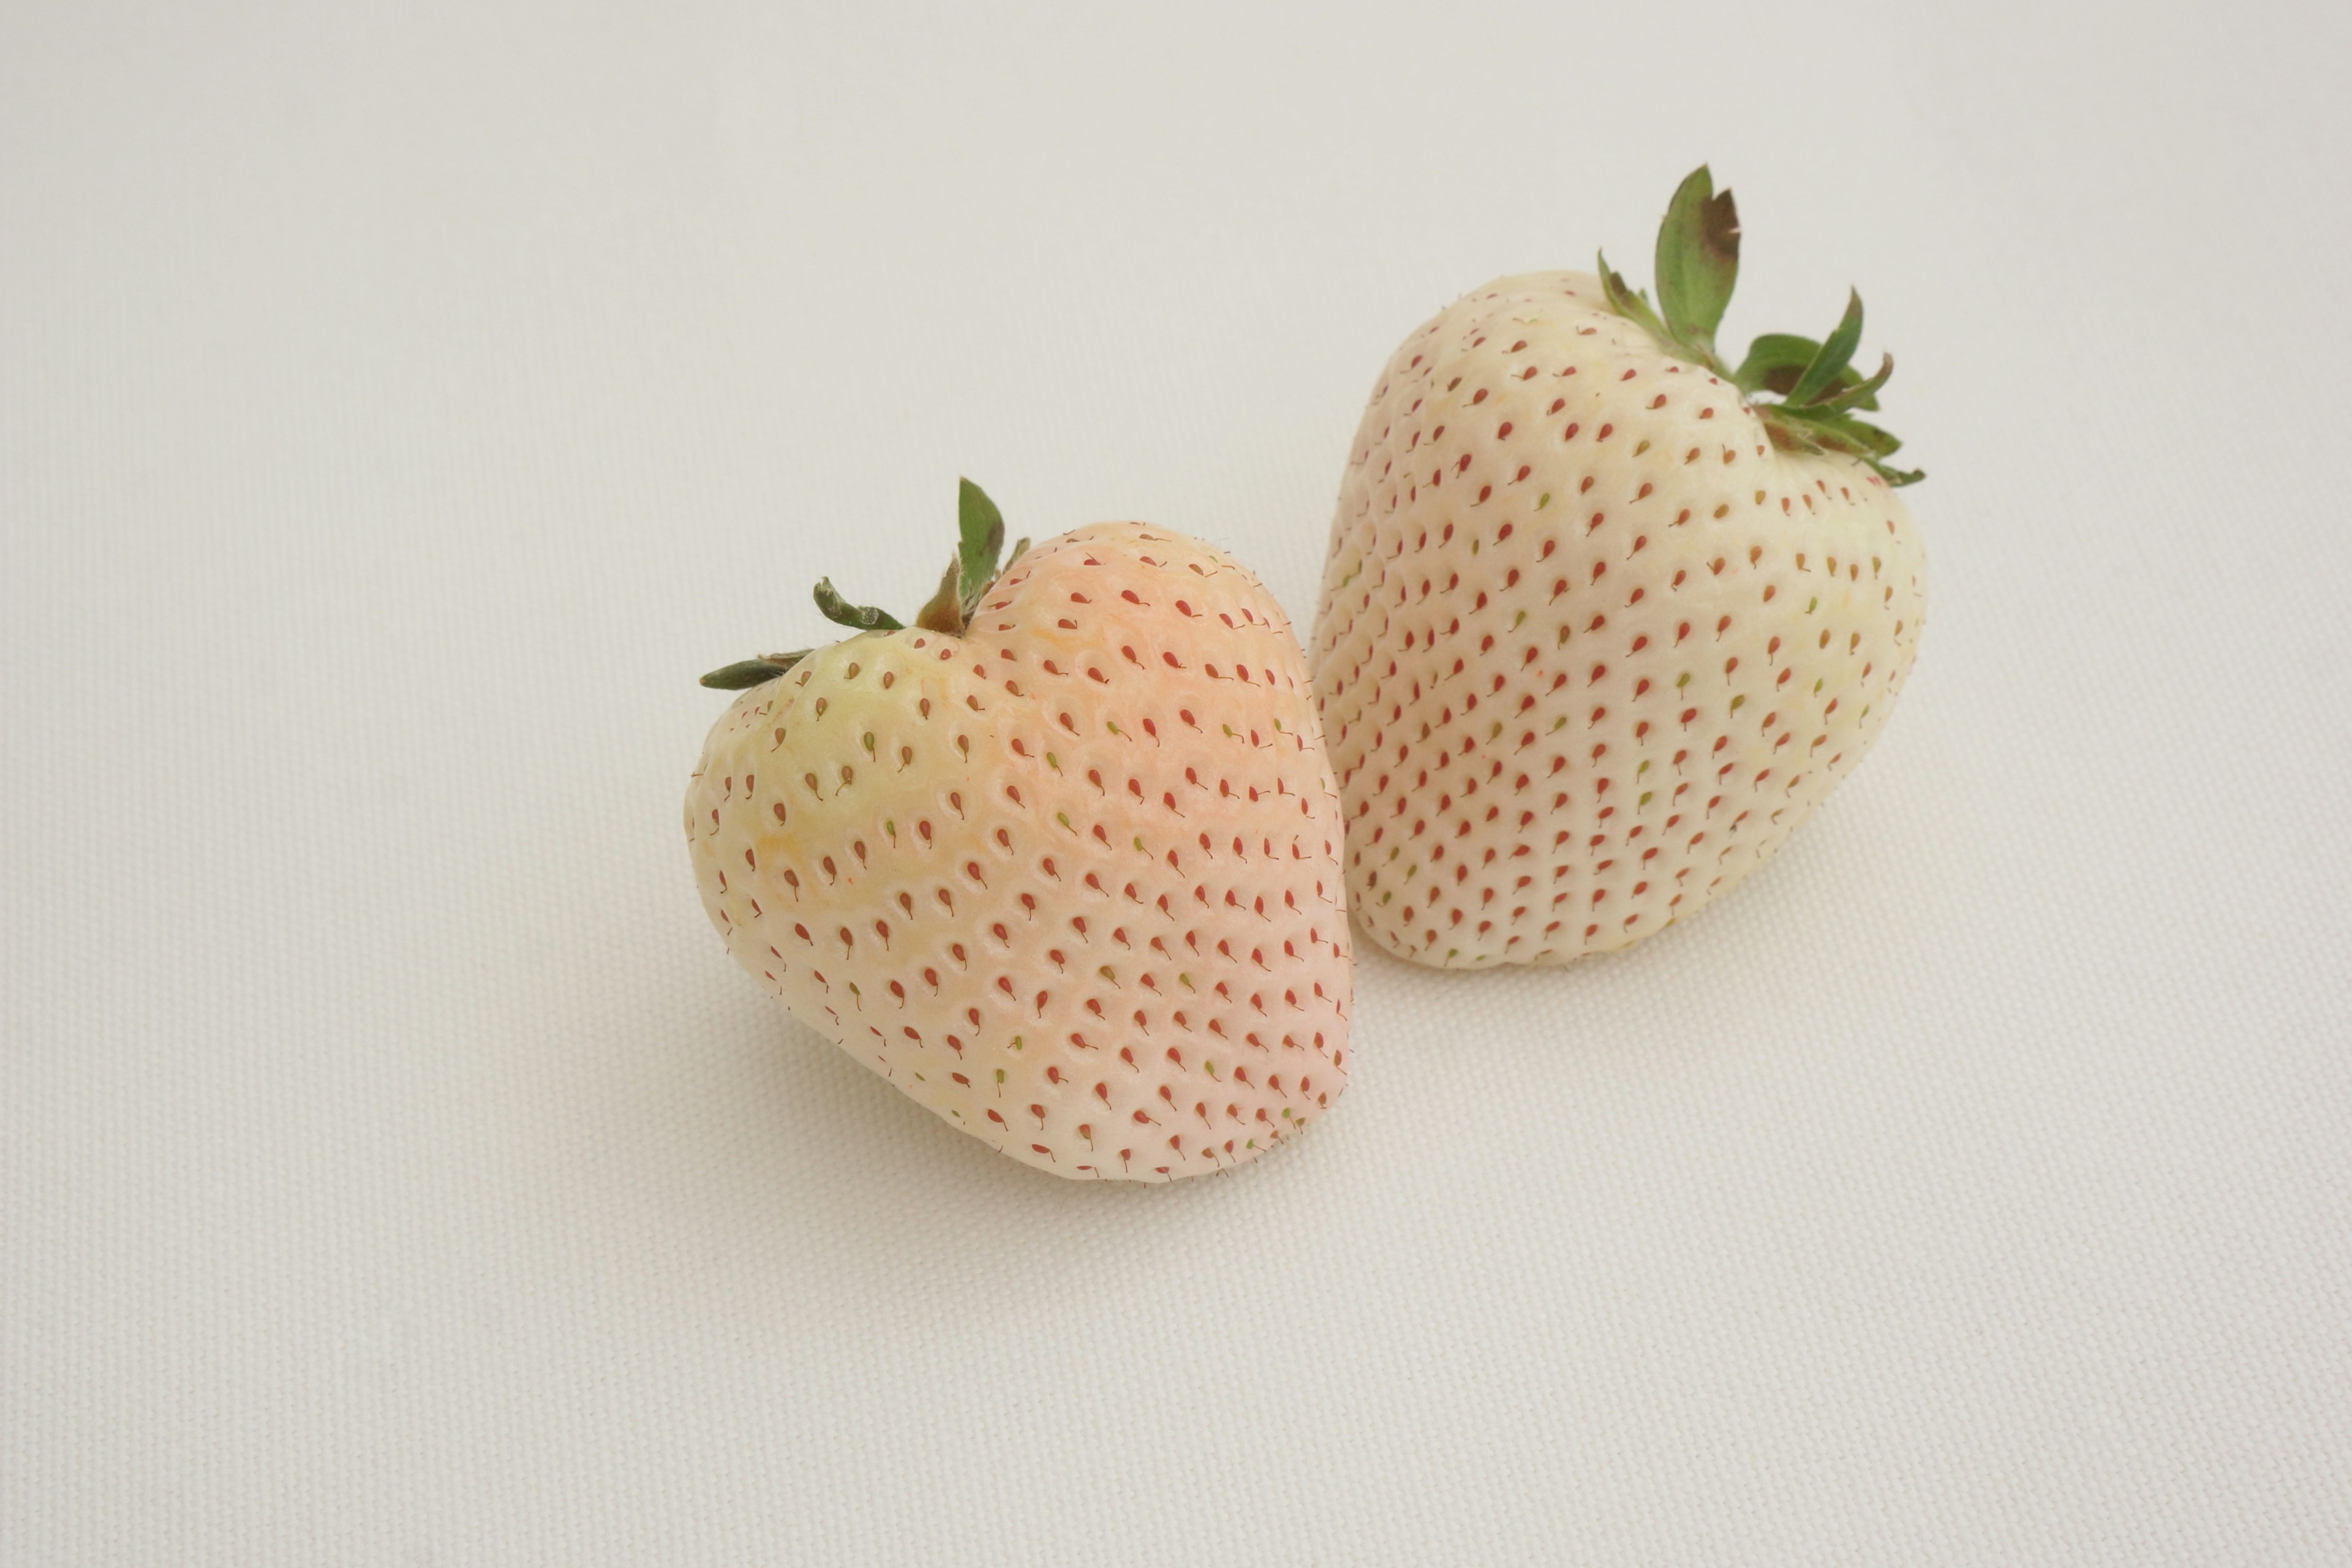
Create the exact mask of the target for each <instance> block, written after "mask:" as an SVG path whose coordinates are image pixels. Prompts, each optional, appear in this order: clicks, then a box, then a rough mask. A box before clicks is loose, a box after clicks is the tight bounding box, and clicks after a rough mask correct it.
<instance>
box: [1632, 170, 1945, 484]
mask: <svg viewBox="0 0 2352 1568" xmlns="http://www.w3.org/2000/svg"><path fill="white" fill-rule="evenodd" d="M1600 264H1601V291H1602V293H1604V294H1605V295H1606V296H1607V297H1608V300H1609V306H1610V309H1612V310H1615V311H1616V312H1617V313H1618V314H1619V315H1621V316H1622V317H1624V318H1625V319H1626V320H1627V321H1633V322H1634V323H1636V324H1637V325H1639V326H1640V327H1641V328H1642V329H1643V331H1647V332H1648V333H1649V334H1650V336H1651V337H1653V338H1654V339H1655V340H1656V341H1657V343H1658V346H1659V347H1661V348H1663V349H1664V350H1665V351H1666V352H1667V353H1671V354H1673V355H1675V357H1676V358H1678V359H1684V360H1687V361H1689V362H1690V363H1693V364H1696V365H1702V366H1704V367H1706V369H1708V370H1710V371H1712V372H1714V373H1715V374H1717V375H1719V376H1721V377H1722V378H1723V379H1724V380H1726V381H1727V382H1729V383H1731V384H1733V385H1735V386H1737V387H1738V388H1739V391H1740V394H1741V395H1742V396H1743V397H1745V398H1746V399H1747V403H1748V408H1749V409H1750V410H1751V411H1752V412H1753V413H1754V414H1755V415H1756V416H1757V417H1758V418H1759V419H1760V420H1762V421H1763V422H1764V429H1765V432H1766V433H1767V434H1768V435H1769V436H1770V437H1771V439H1772V444H1773V445H1774V446H1776V447H1780V448H1782V449H1783V450H1785V451H1794V452H1816V453H1818V452H1841V453H1843V454H1845V455H1846V456H1848V457H1853V458H1861V459H1862V460H1863V461H1864V462H1865V463H1867V464H1869V465H1870V467H1871V468H1873V469H1874V471H1876V473H1877V474H1878V477H1879V478H1881V479H1885V481H1886V482H1887V483H1888V484H1889V485H1908V484H1916V483H1917V482H1918V481H1919V480H1921V479H1926V478H1927V474H1926V473H1925V472H1924V471H1922V470H1920V469H1917V468H1910V469H1904V468H1891V467H1889V466H1888V465H1887V462H1886V459H1887V458H1890V457H1892V456H1894V454H1895V450H1896V448H1898V447H1901V446H1902V445H1903V443H1902V442H1900V441H1898V440H1896V439H1895V437H1893V436H1891V435H1889V434H1887V433H1886V432H1885V430H1882V429H1880V428H1879V427H1878V426H1875V425H1872V424H1868V423H1865V422H1864V421H1863V420H1860V419H1857V418H1855V417H1854V415H1853V411H1854V410H1855V409H1858V408H1860V409H1870V410H1875V409H1876V408H1877V407H1878V389H1879V388H1880V387H1882V386H1885V384H1886V378H1887V377H1888V376H1890V375H1892V374H1895V357H1894V356H1893V355H1892V354H1884V355H1881V356H1880V359H1879V364H1878V369H1877V370H1876V371H1875V372H1874V373H1872V374H1869V375H1867V376H1865V375H1864V374H1862V373H1861V372H1860V371H1858V370H1855V369H1854V368H1853V353H1854V350H1855V349H1856V348H1857V347H1859V346H1860V345H1861V342H1862V296H1861V295H1860V294H1858V293H1855V292H1854V291H1853V290H1852V289H1848V290H1847V291H1846V306H1845V315H1844V316H1843V318H1842V319H1841V320H1840V321H1838V324H1837V326H1836V328H1835V330H1833V331H1832V332H1831V333H1830V335H1829V336H1828V337H1827V338H1825V339H1823V340H1822V342H1814V341H1813V340H1812V339H1811V338H1804V337H1798V336H1796V335H1795V334H1793V333H1790V332H1767V333H1766V334H1765V335H1764V336H1762V337H1760V338H1758V339H1757V340H1756V341H1755V342H1752V343H1750V344H1749V345H1748V357H1747V358H1746V359H1743V360H1741V361H1740V362H1739V365H1738V369H1736V370H1735V369H1730V368H1727V367H1726V365H1725V364H1724V363H1723V360H1722V358H1721V357H1720V356H1719V355H1718V353H1717V350H1716V346H1715V331H1716V328H1717V326H1718V325H1720V324H1721V322H1722V321H1723V310H1724V307H1725V306H1726V305H1728V304H1729V303H1730V302H1731V289H1732V285H1733V284H1735V283H1736V282H1738V278H1739V210H1738V207H1736V206H1735V205H1732V200H1731V193H1730V192H1729V191H1728V190H1724V191H1717V189H1716V188H1715V179H1714V176H1713V175H1711V174H1708V173H1707V169H1706V164H1704V163H1702V164H1700V165H1699V166H1698V167H1697V168H1696V169H1694V170H1692V171H1691V173H1690V175H1689V177H1688V178H1686V179H1685V180H1684V181H1683V183H1682V184H1681V185H1679V186H1678V187H1676V188H1675V196H1674V200H1673V201H1671V202H1669V203H1668V204H1667V205H1666V219H1665V222H1664V223H1663V224H1661V225H1659V226H1658V250H1657V261H1656V268H1657V279H1658V303H1657V307H1656V309H1653V308H1652V307H1651V304H1650V300H1649V296H1648V295H1646V294H1643V293H1641V292H1640V291H1638V290H1637V289H1633V288H1631V287H1629V286H1628V285H1627V284H1626V282H1625V279H1623V278H1622V277H1620V276H1619V275H1618V274H1617V273H1616V272H1614V271H1612V269H1611V268H1610V266H1609V258H1608V257H1607V256H1606V255H1605V254H1604V255H1602V256H1601V258H1600Z"/></svg>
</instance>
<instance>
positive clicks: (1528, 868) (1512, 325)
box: [1311, 168, 1927, 967]
mask: <svg viewBox="0 0 2352 1568" xmlns="http://www.w3.org/2000/svg"><path fill="white" fill-rule="evenodd" d="M1738 234H1739V230H1738V216H1737V214H1736V212H1735V210H1734V208H1733V205H1732V200H1731V193H1730V192H1729V191H1725V192H1723V193H1722V194H1721V195H1716V194H1715V193H1714V190H1713V184H1712V181H1711V180H1710V178H1709V176H1708V174H1707V171H1706V169H1704V168H1701V169H1699V170H1698V171H1697V172H1696V173H1695V174H1692V175H1691V176H1690V177H1689V179H1687V180H1685V182H1684V183H1683V184H1682V187H1681V188H1680V189H1679V190H1678V191H1676V193H1675V199H1674V202H1673V204H1672V205H1671V206H1670V207H1669V209H1668V211H1667V215H1666V219H1665V224H1664V227H1663V228H1662V230H1661V231H1660V234H1659V238H1658V247H1657V271H1658V294H1659V304H1660V307H1661V310H1662V311H1663V318H1664V319H1663V320H1661V319H1660V315H1659V313H1655V312H1653V310H1651V308H1650V305H1649V303H1648V301H1647V300H1646V299H1645V298H1644V297H1643V296H1641V295H1638V294H1636V293H1634V292H1633V291H1632V290H1631V289H1627V288H1626V287H1625V284H1624V281H1623V279H1620V278H1618V277H1617V276H1616V275H1615V274H1614V273H1612V272H1611V271H1610V270H1609V268H1608V264H1607V262H1606V261H1605V260H1603V261H1602V262H1601V270H1600V273H1599V275H1598V276H1596V275H1593V274H1590V273H1581V272H1542V273H1531V274H1528V275H1526V276H1522V277H1516V278H1506V279H1499V280H1497V281H1496V282H1494V283H1490V284H1488V285H1487V286H1486V288H1484V289H1477V290H1476V291H1475V292H1473V293H1471V294H1469V295H1467V296H1465V297H1464V298H1463V299H1462V300H1459V301H1457V302H1456V303H1454V305H1453V306H1451V307H1450V308H1448V309H1447V310H1444V312H1442V313H1441V314H1440V315H1439V316H1438V317H1437V318H1436V319H1435V320H1433V321H1430V322H1429V323H1428V324H1427V325H1425V326H1423V328H1422V329H1421V330H1419V331H1416V332H1414V333H1413V335H1412V337H1411V338H1410V339H1409V340H1407V342H1405V344H1404V346H1403V347H1402V348H1400V349H1399V350H1398V351H1397V353H1396V355H1395V357H1394V358H1393V359H1392V360H1391V361H1390V363H1389V366H1388V368H1387V370H1386V371H1385V372H1383V373H1382V374H1381V380H1380V383H1379V384H1378V386H1377V388H1376V389H1375V390H1374V392H1373V394H1372V398H1371V404H1370V407H1369V408H1368V409H1367V410H1366V412H1365V415H1364V418H1363V423H1362V426H1361V427H1360V429H1359V431H1358V433H1357V437H1356V442H1355V446H1354V447H1353V449H1352V451H1351V453H1350V455H1349V462H1348V469H1347V474H1346V477H1345V479H1344V480H1343V482H1342V484H1341V487H1340V491H1339V510H1338V515H1337V517H1336V519H1335V520H1334V521H1333V524H1332V530H1331V546H1330V556H1329V560H1328V564H1327V566H1326V570H1325V575H1324V581H1323V595H1322V603H1321V607H1320V610H1319V612H1318V616H1317V621H1316V626H1315V633H1314V637H1313V638H1312V639H1311V646H1312V649H1313V658H1314V661H1315V680H1316V690H1317V695H1318V700H1319V701H1320V704H1321V710H1322V716H1323V727H1324V732H1325V735H1326V736H1327V738H1328V742H1329V745H1330V749H1331V761H1332V765H1333V766H1334V768H1335V769H1336V770H1337V771H1338V773H1339V788H1340V793H1341V795H1342V797H1343V799H1344V801H1345V803H1346V810H1347V818H1348V889H1349V901H1350V907H1351V909H1352V910H1353V911H1354V914H1355V918H1356V920H1357V921H1359V922H1360V925H1361V926H1362V929H1363V930H1364V931H1365V932H1367V933H1368V934H1369V935H1370V937H1371V938H1372V940H1374V941H1375V942H1379V943H1380V945H1381V946H1382V947H1384V948H1386V949H1388V950H1389V951H1390V952H1394V953H1396V954H1398V955H1399V956H1401V957H1404V958H1409V959H1412V960H1415V961H1417V962H1420V963H1430V964H1436V965H1440V966H1445V967H1479V966H1484V965H1488V964H1495V963H1559V962H1564V961H1566V960H1569V959H1572V958H1576V957H1579V956H1580V955H1582V954H1585V953H1589V952H1606V951H1608V950H1611V949H1614V948H1621V947H1624V946H1626V945H1627V944H1628V943H1631V942H1635V941H1638V940H1639V939H1640V938H1642V937H1643V936H1644V935H1647V934H1648V933H1650V932H1652V931H1657V930H1659V929H1661V928H1662V927H1664V925H1666V924H1667V923H1669V922H1670V921H1675V920H1677V919H1680V918H1683V917H1685V916H1687V915H1689V914H1690V913H1692V912H1693V911H1694V910H1697V909H1699V908H1700V907H1701V906H1703V905H1705V904H1706V902H1707V901H1708V900H1711V899H1713V898H1715V897H1717V895H1718V894H1720V893H1722V892H1724V891H1725V890H1727V889H1729V888H1731V887H1732V886H1733V885H1734V884H1736V883H1737V882H1738V880H1739V879H1741V878H1742V877H1744V876H1746V875H1747V874H1748V872H1750V871H1752V870H1754V869H1755V868H1757V867H1758V866H1759V865H1760V864H1762V863H1763V862H1764V860H1765V859H1766V858H1769V856H1770V855H1771V854H1772V852H1773V851H1774V850H1776V849H1778V848H1779V847H1780V845H1781V844H1782V843H1783V842H1784V841H1785V840H1786V839H1787V838H1788V837H1789V835H1790V832H1791V831H1792V830H1793V829H1794V828H1795V827H1796V826H1797V824H1798V823H1800V822H1801V821H1802V820H1803V819H1804V817H1805V815H1806V814H1807V813H1808V812H1810V811H1811V809H1812V808H1813V807H1814V806H1815V805H1818V804H1819V803H1820V802H1821V800H1822V796H1824V795H1827V794H1828V793H1829V791H1830V789H1831V788H1832V786H1833V785H1834V784H1836V783H1837V781H1838V780H1839V779H1840V778H1842V777H1843V776H1844V775H1845V774H1846V773H1848V772H1850V771H1851V770H1852V769H1853V765H1854V764H1855V763H1858V762H1860V761H1861V760H1862V755H1863V752H1864V750H1865V749H1867V748H1868V746H1869V745H1870V743H1871V742H1872V740H1873V739H1874V738H1875V737H1876V735H1877V733H1878V731H1879V728H1880V727H1881V726H1882V725H1883V724H1884V723H1885V721H1886V716H1887V714H1888V712H1889V710H1891V709H1892V708H1893V706H1894V702H1895V695H1896V693H1897V692H1899V691H1900V690H1901V689H1902V686H1903V680H1904V677H1905V675H1906V672H1907V671H1908V670H1909V669H1910V667H1911V658H1912V655H1913V652H1914V651H1915V650H1916V647H1917V646H1918V638H1919V626H1920V619H1921V616H1922V615H1923V614H1924V612H1925V609H1926V595H1927V579H1926V575H1925V563H1924V558H1923V553H1922V550H1921V546H1920V542H1919V536H1918V534H1917V532H1916V531H1915V530H1914V529H1913V527H1912V524H1911V519H1910V516H1909V514H1908V512H1907V511H1906V510H1905V509H1904V506H1903V503H1902V502H1901V500H1898V499H1897V498H1896V496H1895V488H1896V487H1897V486H1899V485H1903V484H1907V483H1909V482H1911V481H1912V480H1915V479H1918V478H1919V477H1920V476H1919V475H1918V474H1916V473H1902V472H1898V471H1896V470H1895V469H1893V468H1888V467H1887V466H1886V463H1885V459H1886V458H1888V457H1889V456H1890V455H1891V454H1892V453H1893V452H1894V450H1895V445H1896V443H1895V440H1894V438H1893V437H1889V436H1887V435H1886V434H1885V432H1884V431H1882V430H1879V429H1877V428H1875V427H1874V426H1869V425H1865V424H1864V423H1862V422H1861V421H1860V420H1858V419H1856V418H1855V417H1854V415H1853V410H1855V409H1872V408H1875V407H1876V406H1877V402H1876V397H1875V394H1876V392H1877V389H1878V388H1879V387H1880V386H1882V385H1884V384H1885V381H1886V377H1887V375H1888V374H1889V372H1890V371H1891V370H1892V368H1893V361H1892V360H1891V359H1890V360H1888V361H1886V362H1885V363H1883V364H1882V365H1881V367H1880V369H1879V370H1878V372H1877V373H1876V374H1874V375H1872V376H1870V377H1868V378H1867V379H1864V378H1863V377H1862V376H1860V375H1859V374H1856V373H1855V372H1854V371H1853V370H1852V369H1850V368H1849V367H1848V362H1849V360H1850V359H1851V358H1852V356H1853V351H1854V348H1855V345H1856V342H1858V340H1859V338H1860V336H1861V331H1862V304H1861V300H1860V299H1859V297H1858V296H1856V297H1853V298H1852V299H1851V300H1850V302H1849V304H1848V306H1847V309H1846V314H1845V317H1844V320H1843V321H1841V322H1840V323H1839V326H1838V328H1837V330H1836V331H1834V332H1832V334H1831V335H1830V337H1829V338H1828V340H1827V341H1826V342H1822V343H1815V342H1811V340H1808V339H1803V338H1797V337H1789V336H1780V335H1774V336H1767V337H1763V338H1759V339H1758V340H1757V341H1756V343H1755V346H1754V347H1753V348H1752V349H1750V351H1749V353H1748V357H1747V359H1746V360H1745V361H1743V362H1742V363H1741V364H1740V365H1739V367H1738V369H1737V370H1736V371H1734V370H1730V369H1727V368H1726V367H1725V365H1724V364H1723V363H1722V361H1721V360H1720V359H1718V358H1717V353H1716V349H1715V342H1714V335H1715V329H1716V325H1717V322H1718V321H1720V320H1721V318H1722V314H1723V308H1724V305H1725V303H1726V302H1727V300H1728V299H1729V298H1730V294H1731V289H1732V283H1733V280H1734V279H1735V277H1736V275H1737V271H1738Z"/></svg>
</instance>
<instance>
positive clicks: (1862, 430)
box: [1759, 403, 1903, 458]
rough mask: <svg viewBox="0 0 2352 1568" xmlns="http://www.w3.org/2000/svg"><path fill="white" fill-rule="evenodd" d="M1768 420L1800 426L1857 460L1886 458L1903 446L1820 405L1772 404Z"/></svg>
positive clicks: (1844, 415)
mask: <svg viewBox="0 0 2352 1568" xmlns="http://www.w3.org/2000/svg"><path fill="white" fill-rule="evenodd" d="M1759 412H1760V411H1759ZM1771 417H1773V418H1776V419H1780V420H1782V421H1786V422H1791V423H1794V424H1796V425H1799V426H1802V428H1803V429H1804V431H1805V433H1806V434H1807V435H1809V436H1811V437H1812V438H1813V439H1814V440H1816V441H1817V442H1819V443H1820V444H1821V445H1822V447H1826V448H1827V449H1829V450H1830V451H1832V452H1846V453H1850V454H1852V455H1853V456H1854V457H1857V458H1864V457H1867V458H1885V457H1888V456H1891V455H1892V454H1893V453H1894V452H1895V451H1896V450H1897V449H1899V448H1900V447H1902V445H1903V443H1902V442H1901V441H1898V440H1896V439H1895V437H1893V436H1891V435H1889V434H1888V433H1887V432H1885V431H1884V430H1882V429H1880V428H1879V427H1878V426H1875V425H1865V424H1864V423H1863V422H1862V421H1861V420H1859V419H1856V418H1855V417H1854V416H1853V415H1851V414H1843V413H1840V412H1837V411H1836V410H1833V409H1827V408H1822V407H1821V406H1819V405H1814V406H1811V407H1801V406H1799V405H1795V404H1789V403H1782V404H1776V405H1772V409H1771Z"/></svg>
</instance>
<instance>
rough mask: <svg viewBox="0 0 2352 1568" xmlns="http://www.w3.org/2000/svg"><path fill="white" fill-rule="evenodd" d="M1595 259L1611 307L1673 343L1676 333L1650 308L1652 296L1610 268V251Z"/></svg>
mask: <svg viewBox="0 0 2352 1568" xmlns="http://www.w3.org/2000/svg"><path fill="white" fill-rule="evenodd" d="M1594 259H1595V260H1597V261H1598V262H1599V263H1600V266H1601V293H1602V294H1604V295H1606V296H1607V297H1608V300H1609V308H1610V309H1611V310H1614V311H1616V312H1617V313H1618V314H1619V315H1621V316H1622V317H1624V318H1625V319H1626V320H1627V321H1634V322H1638V323H1639V324H1640V325H1641V326H1642V327H1643V330H1644V331H1647V332H1648V333H1649V334H1650V335H1651V336H1652V337H1654V338H1655V339H1657V340H1658V342H1661V343H1669V344H1670V343H1672V342H1674V334H1673V333H1671V332H1669V331H1666V324H1665V323H1664V321H1660V320H1658V313H1657V312H1656V311H1655V310H1651V309H1650V297H1649V296H1648V295H1646V294H1643V293H1640V292H1638V291H1636V290H1635V289H1633V287H1632V286H1631V285H1629V284H1628V283H1627V282H1626V281H1625V279H1623V278H1622V277H1620V276H1619V275H1618V274H1617V273H1615V272H1613V271H1612V270H1610V267H1609V254H1608V252H1606V251H1601V252H1599V253H1598V254H1597V255H1596V256H1595V258H1594Z"/></svg>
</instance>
